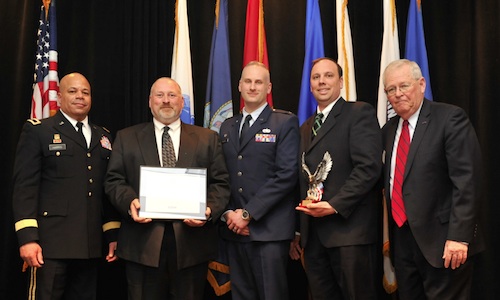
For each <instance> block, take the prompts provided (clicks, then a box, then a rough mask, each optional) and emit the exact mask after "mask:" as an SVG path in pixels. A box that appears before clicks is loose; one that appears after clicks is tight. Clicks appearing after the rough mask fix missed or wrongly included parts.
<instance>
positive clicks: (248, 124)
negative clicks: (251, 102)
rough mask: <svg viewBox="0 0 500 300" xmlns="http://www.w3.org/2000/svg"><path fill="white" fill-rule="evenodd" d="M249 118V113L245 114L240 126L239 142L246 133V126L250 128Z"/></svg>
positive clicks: (250, 117)
mask: <svg viewBox="0 0 500 300" xmlns="http://www.w3.org/2000/svg"><path fill="white" fill-rule="evenodd" d="M251 119H252V116H251V115H247V116H246V118H245V123H243V126H242V127H241V132H240V142H241V141H242V140H243V136H244V135H245V134H246V133H247V131H248V128H250V120H251Z"/></svg>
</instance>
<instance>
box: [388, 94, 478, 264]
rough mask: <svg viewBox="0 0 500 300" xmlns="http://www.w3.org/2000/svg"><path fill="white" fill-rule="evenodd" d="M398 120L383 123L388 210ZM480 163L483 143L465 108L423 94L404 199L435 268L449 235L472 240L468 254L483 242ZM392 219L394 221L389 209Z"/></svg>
mask: <svg viewBox="0 0 500 300" xmlns="http://www.w3.org/2000/svg"><path fill="white" fill-rule="evenodd" d="M398 123H399V117H395V118H393V119H391V120H390V121H389V122H388V123H387V124H386V125H385V126H384V128H383V139H384V149H385V168H384V173H385V177H384V178H385V179H384V181H385V194H386V195H385V196H386V199H387V207H388V211H389V212H390V211H391V197H390V196H391V192H390V185H389V180H390V172H391V159H392V150H393V145H394V142H395V141H394V139H395V135H396V129H397V127H398ZM480 168H481V154H480V149H479V143H478V141H477V137H476V133H475V131H474V128H472V125H471V124H470V122H469V119H468V118H467V115H466V114H465V112H464V111H463V110H462V109H461V108H459V107H456V106H452V105H449V104H444V103H437V102H432V101H428V100H425V99H424V102H423V105H422V108H421V111H420V115H419V118H418V122H417V126H416V128H415V132H414V134H413V138H412V141H411V145H410V151H409V153H408V160H407V162H406V168H405V174H404V181H403V201H404V203H405V208H406V215H407V217H408V224H409V226H410V228H411V231H412V233H413V236H414V237H415V240H416V242H417V244H418V245H419V247H420V250H421V251H422V253H423V254H424V256H425V258H426V259H427V261H428V262H429V263H430V264H431V265H432V266H434V267H436V268H442V267H443V259H442V256H443V250H444V244H445V242H446V240H454V241H459V242H467V243H470V245H469V255H472V254H474V253H477V252H478V251H480V250H481V249H482V247H483V245H482V242H480V240H479V239H478V238H477V234H478V223H477V222H478V204H479V185H480V175H481V171H480ZM389 220H390V221H391V222H394V221H393V219H392V217H391V214H390V213H389ZM392 227H393V226H389V228H390V229H391V228H392ZM394 242H397V241H394Z"/></svg>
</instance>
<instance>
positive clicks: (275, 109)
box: [273, 108, 292, 115]
mask: <svg viewBox="0 0 500 300" xmlns="http://www.w3.org/2000/svg"><path fill="white" fill-rule="evenodd" d="M273 112H277V113H282V114H285V115H291V114H292V112H291V111H288V110H282V109H277V108H273Z"/></svg>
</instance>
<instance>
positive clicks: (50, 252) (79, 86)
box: [13, 73, 120, 299]
mask: <svg viewBox="0 0 500 300" xmlns="http://www.w3.org/2000/svg"><path fill="white" fill-rule="evenodd" d="M58 100H59V101H60V104H61V109H60V110H59V112H57V113H56V114H55V115H54V116H53V117H50V118H47V119H44V120H37V119H30V120H28V122H27V123H25V125H24V127H23V130H22V133H21V136H20V138H19V143H18V146H17V152H16V160H15V165H14V193H13V210H14V222H15V230H16V233H17V237H18V241H19V246H20V247H19V253H20V256H21V258H22V259H23V260H24V263H25V265H27V266H29V267H30V272H31V276H30V277H31V278H30V287H29V295H28V298H29V299H34V298H35V297H36V298H37V299H61V298H63V297H64V298H65V299H95V298H96V279H97V266H98V262H99V260H98V258H100V257H101V256H102V232H103V231H104V232H106V237H107V239H108V241H109V251H108V255H107V257H106V259H107V260H108V261H109V262H111V261H114V260H115V259H116V256H115V255H114V249H115V248H116V238H115V237H114V236H116V231H117V230H116V229H118V228H119V226H120V223H119V222H117V221H113V220H119V219H118V218H114V216H115V214H116V213H113V208H112V206H111V205H110V204H109V202H108V200H107V199H106V198H105V194H104V191H103V185H102V183H103V179H104V175H105V172H106V168H107V164H108V160H109V157H110V154H111V135H110V134H109V132H108V131H107V130H106V129H104V128H102V127H99V126H96V125H94V124H92V123H90V122H89V120H88V112H89V111H90V107H91V103H92V100H91V90H90V84H89V82H88V80H87V79H86V78H85V77H84V76H83V75H81V74H79V73H72V74H68V75H66V76H64V77H63V78H62V79H61V83H60V92H59V93H58ZM103 212H104V214H103ZM113 241H115V242H113Z"/></svg>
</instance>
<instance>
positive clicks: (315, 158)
mask: <svg viewBox="0 0 500 300" xmlns="http://www.w3.org/2000/svg"><path fill="white" fill-rule="evenodd" d="M313 123H314V116H311V117H310V118H309V119H307V121H306V122H305V123H304V124H303V125H302V126H301V128H300V133H301V152H303V153H305V163H306V164H307V166H308V167H309V169H310V170H311V172H314V170H316V167H317V166H318V164H319V162H320V161H321V160H322V158H323V155H324V154H325V152H326V151H328V152H329V153H330V155H331V156H332V159H333V166H332V169H331V171H330V173H329V175H328V177H327V179H326V180H325V181H324V182H323V185H324V194H323V201H328V203H330V205H331V206H332V207H333V208H335V209H336V210H337V212H338V214H334V215H329V216H325V217H322V218H313V217H310V216H308V215H306V214H303V213H301V214H300V233H301V244H302V246H303V247H306V245H307V238H308V231H309V225H310V222H315V228H316V230H317V232H318V235H319V238H320V240H321V242H322V244H323V246H325V247H328V248H330V247H340V246H350V245H362V244H369V243H374V242H375V241H376V240H377V234H378V227H379V224H380V221H379V220H378V211H379V209H378V206H379V205H380V203H377V197H376V194H375V189H374V186H375V184H376V183H377V181H378V179H379V178H380V175H381V169H382V139H381V134H380V127H379V125H378V122H377V118H376V116H375V110H374V109H373V107H372V106H370V105H368V104H366V103H363V102H346V101H344V99H342V98H340V99H339V100H338V101H337V103H336V104H335V105H334V106H333V108H332V110H331V111H330V114H329V115H328V117H327V119H326V120H325V122H324V123H323V125H322V127H321V129H320V130H319V132H318V135H317V136H316V137H315V138H314V140H312V141H311V139H312V136H311V135H312V125H313ZM300 188H301V196H302V199H305V197H306V192H307V189H308V182H307V180H306V177H305V176H302V178H301V180H300Z"/></svg>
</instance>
